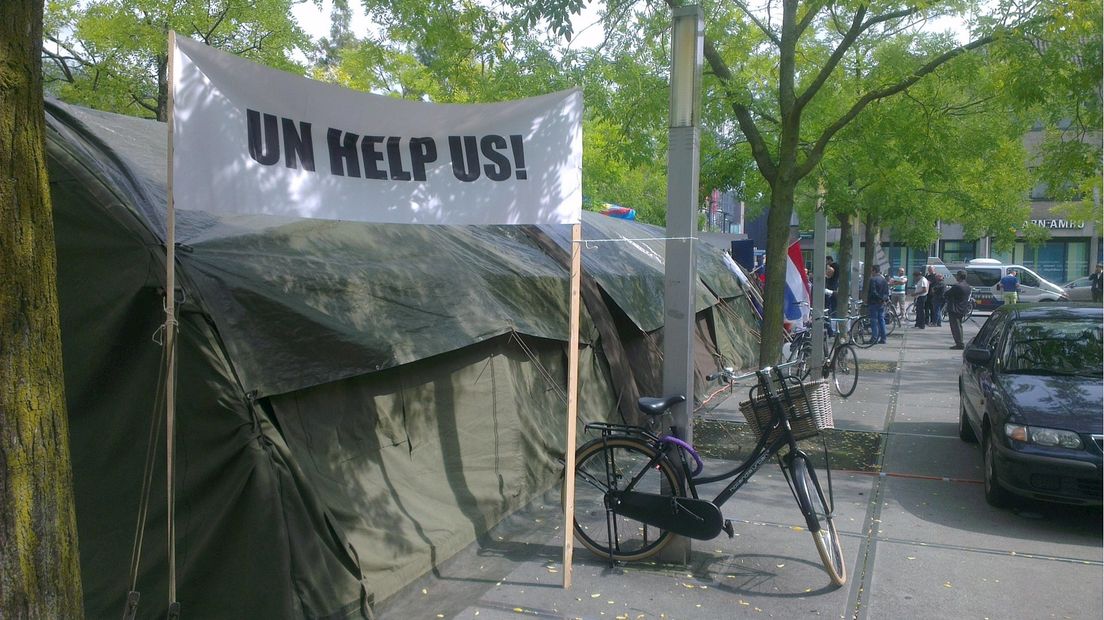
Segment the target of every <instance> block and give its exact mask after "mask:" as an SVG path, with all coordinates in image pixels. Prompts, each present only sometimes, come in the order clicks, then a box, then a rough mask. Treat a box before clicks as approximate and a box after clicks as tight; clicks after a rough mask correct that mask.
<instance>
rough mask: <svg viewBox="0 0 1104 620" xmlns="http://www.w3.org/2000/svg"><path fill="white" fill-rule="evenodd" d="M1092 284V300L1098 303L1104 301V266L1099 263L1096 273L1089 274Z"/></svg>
mask: <svg viewBox="0 0 1104 620" xmlns="http://www.w3.org/2000/svg"><path fill="white" fill-rule="evenodd" d="M1089 282H1091V283H1092V287H1091V288H1092V298H1093V301H1095V302H1096V303H1100V302H1101V301H1104V265H1102V264H1100V263H1097V264H1096V271H1094V272H1092V273H1091V274H1089Z"/></svg>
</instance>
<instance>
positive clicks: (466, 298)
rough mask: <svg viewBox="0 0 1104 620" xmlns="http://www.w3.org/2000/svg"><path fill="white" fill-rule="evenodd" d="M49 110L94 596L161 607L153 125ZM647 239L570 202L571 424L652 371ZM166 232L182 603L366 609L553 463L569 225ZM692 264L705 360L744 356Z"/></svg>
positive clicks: (203, 226) (544, 485)
mask: <svg viewBox="0 0 1104 620" xmlns="http://www.w3.org/2000/svg"><path fill="white" fill-rule="evenodd" d="M46 115H47V125H48V131H47V155H48V166H49V174H50V183H51V186H50V187H51V195H52V198H53V204H54V216H55V229H56V240H57V251H58V271H59V277H58V286H59V298H60V308H61V318H62V340H63V354H64V363H65V388H66V397H67V402H68V410H69V418H70V431H71V448H72V458H73V469H74V477H75V490H76V501H77V522H78V535H79V538H80V554H81V566H82V578H83V582H84V592H85V601H86V602H85V605H86V612H87V615H88V617H90V618H101V617H113V616H117V615H120V614H121V613H122V612H123V609H124V606H125V601H126V597H127V592H128V591H130V590H131V589H132V587H133V588H134V589H135V590H136V591H139V592H141V596H142V598H141V602H140V604H139V606H138V610H137V611H138V613H137V616H138V617H149V618H153V617H163V616H164V614H165V609H166V605H167V602H168V586H167V584H168V575H169V567H168V560H167V558H168V554H167V551H166V543H165V541H166V529H167V521H168V517H167V510H166V508H165V496H166V488H165V487H166V485H165V482H164V479H165V465H164V460H165V459H164V450H165V448H164V446H163V445H162V444H163V443H164V441H163V439H158V438H159V437H160V436H162V435H163V432H164V430H163V425H162V424H161V423H160V422H159V421H160V420H161V418H162V416H163V411H162V408H163V405H162V400H163V396H162V394H161V393H160V389H159V386H160V385H162V382H163V371H162V364H161V360H162V357H163V351H162V348H163V347H162V346H161V342H163V338H162V336H161V333H160V326H161V324H162V322H163V320H164V311H163V307H164V295H165V291H164V284H163V281H164V275H163V274H164V271H165V269H164V266H165V265H164V260H165V252H164V247H163V238H164V234H165V232H164V231H165V219H166V213H165V203H166V200H165V196H166V193H165V183H164V179H165V169H166V161H165V157H166V146H165V145H166V130H165V125H164V124H161V123H157V122H154V121H149V120H142V119H136V118H129V117H123V116H118V115H113V114H106V113H101V112H96V111H92V110H88V109H83V108H78V107H73V106H69V105H65V104H62V103H58V102H54V101H50V102H48V103H47V108H46ZM662 236H663V231H662V229H659V228H656V227H652V226H647V225H643V224H637V223H634V222H627V221H621V220H614V219H610V218H606V217H603V216H600V215H597V214H590V213H588V214H586V217H585V218H584V238H586V239H588V240H589V241H588V242H587V244H586V248H585V249H584V253H583V254H584V272H585V274H586V278H585V286H584V290H585V295H584V297H585V302H586V303H585V307H584V310H585V312H584V315H585V316H584V317H583V318H584V320H583V328H582V340H583V351H582V355H581V362H580V368H581V379H580V417H581V421H582V422H585V421H587V420H593V419H610V418H613V419H619V418H621V417H624V418H625V419H630V418H631V416H632V415H633V411H632V401H633V400H634V399H635V397H636V396H637V395H639V394H642V393H643V394H649V393H652V394H654V393H655V392H656V391H657V390H658V389H659V385H660V378H659V373H660V363H659V360H660V354H661V351H662V325H663V310H662V305H663V301H662V300H663V246H664V242H663V241H662V240H657V239H660V238H662ZM176 239H177V247H178V249H177V252H176V256H177V262H178V266H177V274H178V279H179V284H178V287H177V291H176V292H175V294H176V296H177V300H178V302H179V317H178V324H179V334H180V336H179V339H178V344H177V347H178V350H177V365H178V378H177V383H176V385H177V398H176V402H177V405H176V407H177V414H176V417H177V442H176V462H177V475H176V480H175V485H176V489H177V490H176V496H177V509H176V516H175V519H176V520H175V527H176V530H177V567H176V574H177V581H178V596H177V599H178V600H179V601H180V602H181V605H182V608H183V614H184V615H185V616H187V617H194V618H338V617H370V616H371V615H372V611H371V609H372V606H373V605H374V604H375V602H377V601H380V600H382V599H384V598H386V597H387V596H390V595H391V594H393V593H395V592H396V591H397V590H398V589H400V588H401V587H402V586H403V585H405V584H407V583H409V582H410V581H412V580H413V579H415V578H416V577H418V576H420V575H421V574H423V573H425V572H426V571H429V570H431V569H432V568H433V567H434V566H436V565H437V564H438V563H440V562H442V561H444V560H445V559H447V558H448V557H449V556H451V555H452V554H454V553H455V552H456V551H458V550H459V549H461V548H463V547H464V546H465V545H467V544H470V543H471V542H472V541H475V540H477V539H478V537H479V536H481V535H482V534H483V533H485V532H486V531H487V530H488V529H489V528H490V527H491V526H493V525H494V524H495V523H496V522H497V521H499V520H500V519H502V518H503V517H504V516H506V515H507V514H509V513H510V512H511V511H512V510H514V509H516V508H517V507H519V506H521V505H523V504H525V503H526V502H528V501H529V500H530V499H531V498H533V497H534V496H536V495H537V494H538V493H542V492H544V491H546V490H548V489H549V488H551V487H553V486H554V485H556V484H558V477H559V474H560V471H561V466H560V464H559V462H558V460H557V459H558V458H560V457H562V452H563V447H564V445H565V442H564V436H563V433H564V427H565V419H564V416H565V413H566V404H565V396H564V385H565V384H566V351H565V348H566V341H567V332H568V320H567V314H568V308H567V305H568V277H567V270H566V268H565V264H566V256H567V248H568V246H569V241H568V237H567V231H566V229H565V230H561V229H559V228H557V227H504V226H480V227H475V226H471V227H456V226H399V225H373V224H363V223H350V222H337V221H317V220H295V219H287V218H274V217H260V216H255V217H242V216H237V217H228V216H215V215H212V214H209V213H204V212H198V211H193V212H178V213H177V228H176ZM697 264H698V268H699V276H700V279H699V281H698V283H697V290H696V307H697V346H696V350H697V351H698V357H697V359H696V365H697V373H698V377H699V379H700V377H701V376H702V374H704V373H706V372H709V371H711V370H713V369H714V368H715V367H716V365H717V363H718V360H719V359H721V357H723V358H724V360H725V361H726V362H727V363H730V364H734V365H736V366H747V365H749V364H750V363H751V360H752V359H753V358H754V356H755V352H756V349H757V344H756V342H755V339H756V337H755V334H756V333H757V325H756V323H755V320H754V315H753V314H752V313H751V311H750V308H749V305H748V304H747V303H746V300H745V298H744V291H743V290H742V289H741V288H740V285H739V282H738V281H737V280H736V279H735V278H734V277H733V276H732V274H731V273H730V272H728V271H727V268H726V267H725V265H724V264H723V263H722V262H721V261H720V260H719V257H718V256H717V255H716V253H715V251H713V250H708V249H706V248H705V247H703V246H699V252H698V255H697ZM704 389H705V386H704V385H702V384H701V383H700V382H699V385H698V386H697V388H696V391H697V392H698V396H699V397H700V396H701V394H702V392H703V390H704ZM581 428H582V425H581V424H580V429H581ZM151 437H153V438H154V439H155V441H152V442H151V441H150V438H151ZM148 446H153V449H154V450H155V452H154V453H152V454H151V453H149V452H148V449H149V448H148ZM147 463H152V464H153V465H152V469H150V466H148V465H147ZM144 481H146V482H147V484H149V485H150V489H151V490H150V491H149V493H147V494H145V496H146V497H148V498H149V503H148V508H147V509H146V510H144V511H142V510H140V507H141V506H143V504H142V501H141V500H142V497H143V496H144V495H143V493H142V489H143V482H144ZM140 523H142V524H144V528H143V529H142V533H143V535H142V537H141V539H138V538H136V533H137V532H138V531H139V528H137V525H138V524H140ZM136 548H140V549H141V552H140V553H137V554H136V553H135V551H134V550H135V549H136ZM131 574H134V575H136V579H135V581H134V583H132V581H131V577H130V575H131Z"/></svg>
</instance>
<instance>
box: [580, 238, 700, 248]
mask: <svg viewBox="0 0 1104 620" xmlns="http://www.w3.org/2000/svg"><path fill="white" fill-rule="evenodd" d="M697 240H698V238H697V237H639V238H636V239H633V238H629V237H617V238H616V239H614V238H609V239H580V240H579V241H580V242H581V243H582V244H583V247H585V248H586V249H588V250H592V249H594V248H595V247H596V244H599V243H620V242H627V241H697ZM592 244H595V245H592Z"/></svg>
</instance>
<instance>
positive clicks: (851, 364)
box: [832, 344, 859, 398]
mask: <svg viewBox="0 0 1104 620" xmlns="http://www.w3.org/2000/svg"><path fill="white" fill-rule="evenodd" d="M832 384H833V385H835V387H836V392H838V393H839V395H840V396H842V397H844V398H847V397H848V396H850V395H851V394H852V393H854V391H855V386H857V385H858V384H859V356H858V355H857V354H856V353H855V347H853V346H851V345H849V344H844V345H840V348H839V349H837V350H836V355H835V357H833V358H832Z"/></svg>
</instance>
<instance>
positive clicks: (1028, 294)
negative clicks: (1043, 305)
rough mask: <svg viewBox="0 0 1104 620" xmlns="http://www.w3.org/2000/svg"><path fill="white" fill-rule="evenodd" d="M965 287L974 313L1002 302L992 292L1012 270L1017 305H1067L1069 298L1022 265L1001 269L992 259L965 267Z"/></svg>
mask: <svg viewBox="0 0 1104 620" xmlns="http://www.w3.org/2000/svg"><path fill="white" fill-rule="evenodd" d="M964 269H965V271H966V283H967V284H969V285H970V286H971V287H973V289H974V305H975V307H976V308H977V309H978V310H982V311H987V310H993V309H994V308H996V307H998V306H1000V305H1001V304H1003V303H1004V302H1003V301H1001V295H1000V291H998V290H995V289H994V287H995V286H996V284H997V282H1000V279H1001V278H1003V277H1004V276H1006V275H1008V272H1009V271H1010V270H1013V269H1015V270H1016V273H1017V277H1018V278H1019V280H1020V301H1021V302H1037V301H1067V300H1068V299H1069V298H1068V297H1067V296H1066V292H1065V291H1064V290H1062V287H1060V286H1058V285H1056V284H1052V283H1051V282H1047V281H1046V280H1045V279H1043V277H1042V276H1040V275H1039V274H1037V273H1035V272H1034V271H1032V270H1030V269H1028V268H1027V267H1024V266H1023V265H1005V264H1004V263H1002V262H1000V261H999V260H996V259H993V258H975V259H974V260H972V261H969V262H968V263H966V266H965V268H964Z"/></svg>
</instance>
